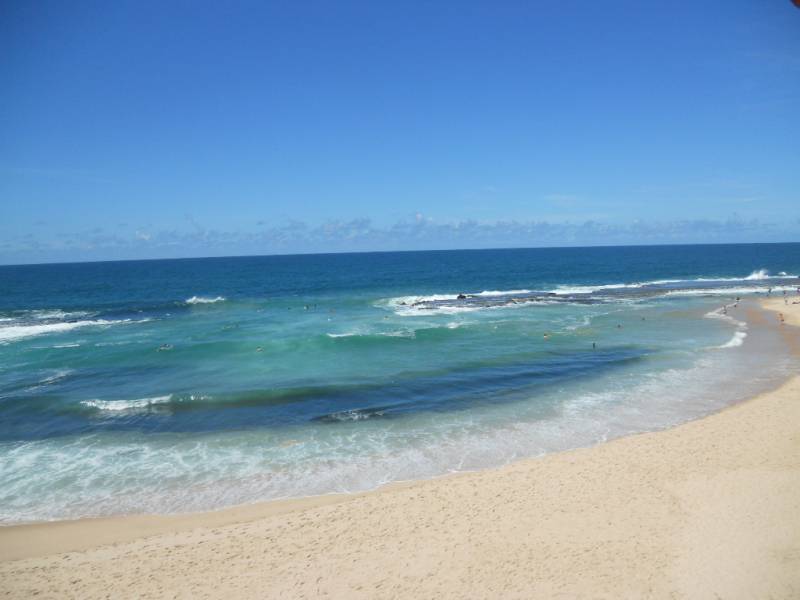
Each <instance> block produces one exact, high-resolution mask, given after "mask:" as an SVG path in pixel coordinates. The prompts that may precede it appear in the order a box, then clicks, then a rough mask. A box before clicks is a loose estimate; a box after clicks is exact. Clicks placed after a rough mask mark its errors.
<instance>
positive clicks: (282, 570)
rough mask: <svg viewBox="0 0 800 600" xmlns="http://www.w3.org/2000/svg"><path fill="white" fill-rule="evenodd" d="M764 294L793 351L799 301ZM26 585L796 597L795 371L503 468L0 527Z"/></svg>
mask: <svg viewBox="0 0 800 600" xmlns="http://www.w3.org/2000/svg"><path fill="white" fill-rule="evenodd" d="M796 299H797V298H794V297H792V298H790V302H791V301H793V300H796ZM764 304H765V305H766V306H767V308H769V309H771V310H773V311H776V312H774V313H772V316H773V317H774V318H775V319H776V322H777V311H780V312H782V313H783V314H784V315H785V319H786V324H785V325H778V326H779V327H781V331H782V332H783V334H784V335H785V336H786V338H787V339H788V340H789V341H790V344H791V345H792V346H793V348H794V351H795V352H797V351H798V348H797V346H798V342H800V329H796V328H795V327H792V326H791V324H794V325H800V304H798V305H791V304H789V305H788V306H787V305H784V303H783V299H782V298H774V299H770V300H766V301H765V302H764ZM769 314H770V313H766V315H769ZM765 318H767V317H765ZM751 326H754V327H758V326H769V324H768V323H752V324H751ZM664 393H665V394H668V393H669V390H664ZM34 595H36V596H37V597H53V598H65V597H67V598H69V597H74V598H97V597H107V596H108V597H114V598H121V597H131V598H134V597H135V598H163V597H180V598H189V597H192V598H220V597H225V598H239V597H244V598H320V597H330V598H348V599H349V598H538V597H540V598H574V597H582V598H583V597H585V598H588V597H591V598H642V597H649V598H713V597H721V598H792V597H800V377H794V378H793V379H790V380H789V381H788V382H786V383H785V384H783V385H782V386H781V387H780V388H779V389H777V390H774V391H771V392H768V393H765V394H762V395H760V396H758V397H756V398H754V399H751V400H749V401H747V402H744V403H741V404H738V405H736V406H733V407H730V408H728V409H725V410H723V411H721V412H719V413H717V414H714V415H711V416H709V417H706V418H704V419H700V420H697V421H693V422H690V423H687V424H684V425H681V426H679V427H676V428H674V429H670V430H667V431H661V432H655V433H646V434H641V435H636V436H630V437H627V438H622V439H618V440H614V441H611V442H608V443H605V444H601V445H598V446H594V447H592V448H585V449H579V450H574V451H570V452H563V453H559V454H553V455H549V456H546V457H543V458H539V459H531V460H525V461H520V462H518V463H515V464H513V465H510V466H507V467H503V468H500V469H493V470H487V471H481V472H477V473H468V474H461V475H456V476H450V477H444V478H440V479H435V480H430V481H420V482H414V483H409V484H403V485H393V486H387V487H386V488H383V489H380V490H378V491H375V492H369V493H365V494H357V495H343V496H327V497H322V498H310V499H303V500H293V501H287V502H271V503H264V504H259V505H253V506H247V507H241V508H235V509H229V510H224V511H218V512H212V513H203V514H197V515H180V516H170V517H154V516H152V517H119V518H109V519H87V520H80V521H73V522H63V523H48V524H39V525H30V526H17V527H7V528H0V597H13V598H28V597H32V596H34Z"/></svg>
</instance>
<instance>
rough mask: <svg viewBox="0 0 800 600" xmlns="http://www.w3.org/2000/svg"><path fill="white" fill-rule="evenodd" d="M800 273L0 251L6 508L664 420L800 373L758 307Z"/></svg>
mask: <svg viewBox="0 0 800 600" xmlns="http://www.w3.org/2000/svg"><path fill="white" fill-rule="evenodd" d="M798 274H800V244H769V245H766V244H765V245H717V246H661V247H626V248H561V249H519V250H476V251H470V250H465V251H447V252H444V251H442V252H395V253H375V254H339V255H304V256H271V257H241V258H208V259H187V260H162V261H131V262H109V263H86V264H58V265H30V266H5V267H0V521H2V522H6V523H11V522H20V521H31V520H41V519H53V518H65V517H79V516H87V515H101V514H120V513H140V512H175V511H190V510H201V509H209V508H217V507H221V506H227V505H231V504H237V503H243V502H251V501H257V500H265V499H270V498H279V497H289V496H301V495H309V494H319V493H328V492H338V491H355V490H363V489H369V488H372V487H375V486H378V485H380V484H383V483H386V482H389V481H396V480H402V479H414V478H421V477H429V476H435V475H440V474H443V473H447V472H451V471H456V470H464V469H474V468H481V467H487V466H493V465H499V464H503V463H506V462H508V461H510V460H514V459H517V458H521V457H526V456H534V455H538V454H541V453H544V452H550V451H556V450H561V449H565V448H570V447H576V446H582V445H588V444H592V443H596V442H598V441H602V440H605V439H608V438H610V437H615V436H619V435H624V434H626V433H631V432H635V431H645V430H651V429H658V428H662V427H667V426H669V425H672V424H675V423H678V422H681V421H685V420H687V419H691V418H694V417H697V416H700V415H703V414H707V413H709V412H711V411H713V410H717V409H719V408H721V407H722V406H725V405H726V404H728V403H730V402H734V401H736V400H740V399H742V398H744V397H746V396H747V395H749V394H751V393H753V392H754V391H758V390H759V389H763V388H765V387H768V386H769V385H772V384H773V383H774V382H775V381H777V380H779V379H780V377H782V376H785V374H786V373H788V372H789V371H790V370H791V369H792V368H796V366H797V365H795V364H793V362H792V360H793V359H791V358H790V357H789V355H788V353H786V352H784V351H783V349H782V347H781V341H780V336H778V335H776V334H774V332H773V333H771V332H770V330H769V328H760V329H758V330H754V329H753V328H750V327H748V324H747V310H750V309H748V308H747V307H748V306H753V304H754V303H753V302H752V298H754V297H761V296H763V295H766V293H767V292H768V290H770V289H771V290H772V292H771V293H772V294H781V295H782V294H783V292H784V291H785V292H787V294H788V295H789V297H792V298H794V297H795V296H797V286H798V285H800V279H798ZM737 297H739V298H742V301H741V303H740V304H739V305H736V298H737ZM723 307H725V308H723Z"/></svg>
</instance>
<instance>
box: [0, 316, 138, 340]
mask: <svg viewBox="0 0 800 600" xmlns="http://www.w3.org/2000/svg"><path fill="white" fill-rule="evenodd" d="M127 322H130V319H124V320H122V321H107V320H105V319H96V320H94V321H71V322H67V323H46V324H42V325H11V326H8V327H0V343H8V342H13V341H17V340H21V339H24V338H29V337H35V336H37V335H45V334H49V333H64V332H66V331H72V330H73V329H78V328H79V327H107V326H110V325H116V324H118V323H127Z"/></svg>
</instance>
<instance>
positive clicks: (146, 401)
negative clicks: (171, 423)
mask: <svg viewBox="0 0 800 600" xmlns="http://www.w3.org/2000/svg"><path fill="white" fill-rule="evenodd" d="M171 400H172V394H170V395H168V396H155V397H153V398H138V399H136V400H83V401H81V404H83V405H84V406H88V407H90V408H96V409H98V410H113V411H123V410H136V409H140V408H148V407H150V406H153V405H155V404H166V403H168V402H170V401H171Z"/></svg>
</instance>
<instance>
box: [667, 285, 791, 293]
mask: <svg viewBox="0 0 800 600" xmlns="http://www.w3.org/2000/svg"><path fill="white" fill-rule="evenodd" d="M793 289H795V288H794V287H793V286H788V285H782V286H781V285H779V286H773V287H772V293H773V294H774V293H776V292H783V291H784V290H785V291H789V292H790V291H792V290H793ZM766 292H767V288H765V287H764V286H759V287H756V286H737V287H712V288H696V289H689V290H670V291H668V292H667V293H666V295H667V296H726V295H727V296H743V295H745V294H764V293H766Z"/></svg>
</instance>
